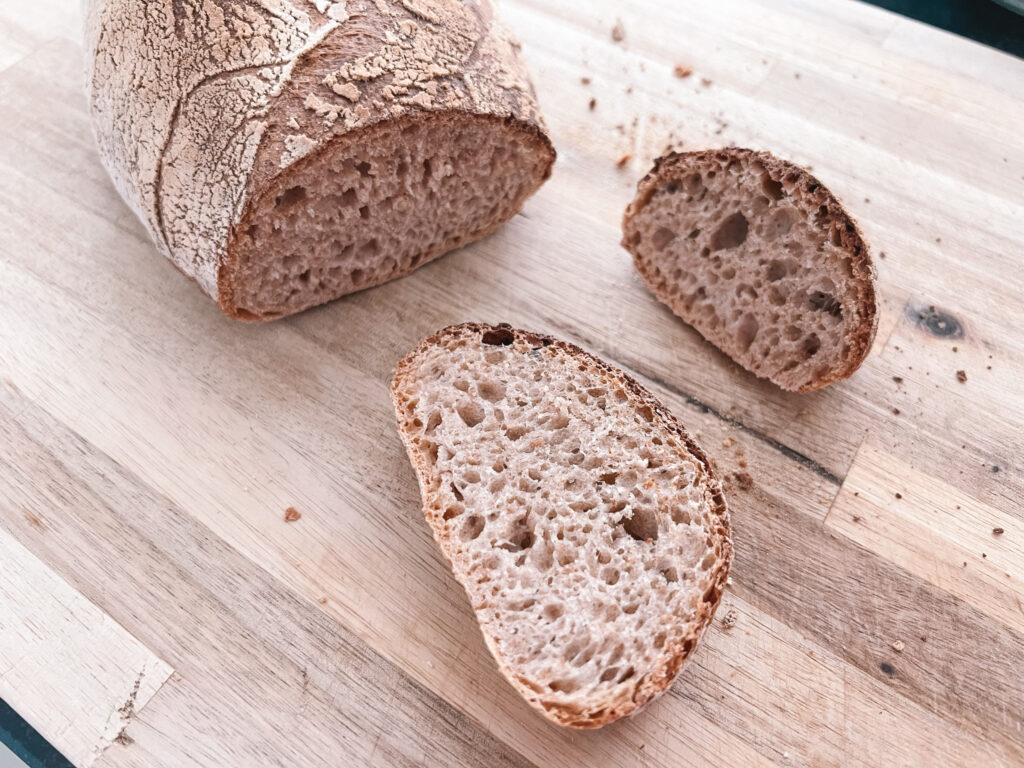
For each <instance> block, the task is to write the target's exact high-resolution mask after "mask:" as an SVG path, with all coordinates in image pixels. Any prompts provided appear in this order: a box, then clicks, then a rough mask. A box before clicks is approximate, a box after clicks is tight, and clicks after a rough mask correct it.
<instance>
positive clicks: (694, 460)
mask: <svg viewBox="0 0 1024 768" xmlns="http://www.w3.org/2000/svg"><path fill="white" fill-rule="evenodd" d="M391 394H392V399H393V401H394V405H395V410H396V412H397V414H398V424H399V432H400V433H401V436H402V440H403V441H404V442H405V445H406V448H407V449H408V452H409V458H410V459H411V461H412V464H413V466H414V468H415V470H416V474H417V477H418V479H419V484H420V491H421V493H422V496H423V510H424V514H425V515H426V518H427V522H428V523H429V524H430V527H431V528H432V529H433V533H434V538H435V539H436V540H437V543H438V545H439V546H440V548H441V551H442V552H443V553H444V556H445V557H446V558H447V559H448V561H449V563H451V566H452V570H453V572H454V574H455V577H456V578H457V579H458V581H459V582H460V583H461V584H462V586H463V587H464V588H465V590H466V593H467V594H468V595H469V599H470V601H471V602H472V604H473V608H474V610H475V611H476V614H477V619H478V621H479V623H480V627H481V629H482V630H483V634H484V638H485V640H486V642H487V645H488V647H489V648H490V650H491V653H492V654H493V655H494V658H495V659H496V660H497V662H498V666H499V667H500V668H501V671H502V672H503V673H504V674H505V676H506V677H507V678H508V680H509V682H510V683H511V684H512V685H513V686H514V687H515V688H516V689H517V690H518V691H519V692H520V693H521V694H522V695H523V696H524V697H525V698H526V700H527V701H528V702H529V703H530V704H531V705H533V707H535V708H536V709H537V710H538V711H540V712H541V713H542V714H544V715H545V716H546V717H548V718H549V719H551V720H553V721H554V722H556V723H559V724H560V725H567V726H572V727H575V728H596V727H598V726H601V725H604V724H606V723H609V722H612V721H613V720H616V719H618V718H620V717H622V716H623V715H627V714H630V713H632V712H635V711H636V710H638V709H639V708H641V707H643V706H644V705H645V704H646V703H647V702H649V701H650V700H651V699H653V698H654V697H655V696H657V695H659V694H660V693H662V692H664V691H665V690H666V689H667V688H668V687H669V686H670V685H671V684H672V681H673V680H674V679H675V677H676V674H677V673H678V672H679V668H680V667H681V666H682V664H683V662H684V661H685V660H686V659H687V657H689V656H690V654H691V653H693V650H694V648H695V647H696V644H697V641H698V639H699V638H700V635H701V633H702V632H703V630H704V629H705V627H707V625H708V624H709V623H710V622H711V619H712V617H713V615H714V612H715V608H716V607H717V606H718V603H719V599H720V597H721V593H722V589H723V586H724V584H725V580H726V577H727V575H728V571H729V565H730V561H731V557H732V544H731V542H730V538H729V518H728V513H727V512H726V507H725V501H724V499H723V496H722V490H721V487H720V486H719V483H718V481H717V480H716V479H715V476H714V473H713V471H712V469H711V465H710V463H709V461H708V459H707V458H706V457H705V455H704V453H703V451H701V449H700V448H699V447H698V446H697V445H696V444H695V443H694V442H693V440H692V439H690V437H689V436H688V435H687V434H686V432H685V431H684V430H683V428H682V426H680V424H679V423H678V422H677V421H676V420H675V418H674V417H673V416H672V414H670V413H669V412H668V411H667V410H665V408H664V407H662V406H661V404H660V403H658V401H657V400H656V399H655V398H654V397H653V396H652V395H651V394H650V393H649V392H647V391H646V390H644V389H643V388H642V387H641V386H640V385H639V384H637V383H636V382H635V381H634V380H633V379H631V378H630V377H628V376H627V375H625V374H624V373H622V372H621V371H619V370H617V369H615V368H612V367H611V366H609V365H607V364H605V363H603V362H601V361H600V360H598V359H596V358H594V357H592V356H590V355H588V354H587V353H586V352H584V351H583V350H581V349H579V348H577V347H574V346H572V345H570V344H565V343H563V342H560V341H556V340H554V339H551V338H550V337H547V336H540V335H537V334H532V333H527V332H525V331H518V330H513V329H511V328H509V327H508V326H488V325H462V326H457V327H453V328H446V329H445V330H443V331H440V332H439V333H437V334H436V335H434V336H431V337H430V338H428V339H426V340H424V341H423V342H422V343H420V345H419V346H418V347H417V348H416V349H415V350H413V352H411V353H410V354H409V356H408V357H406V358H405V359H404V360H403V361H402V362H401V363H399V365H398V370H397V372H396V374H395V377H394V380H393V382H392V387H391Z"/></svg>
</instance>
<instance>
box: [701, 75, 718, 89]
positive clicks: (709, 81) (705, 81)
mask: <svg viewBox="0 0 1024 768" xmlns="http://www.w3.org/2000/svg"><path fill="white" fill-rule="evenodd" d="M700 84H701V85H703V86H704V87H705V88H710V87H711V86H712V85H714V84H715V81H714V80H712V79H710V78H708V77H702V78H701V79H700Z"/></svg>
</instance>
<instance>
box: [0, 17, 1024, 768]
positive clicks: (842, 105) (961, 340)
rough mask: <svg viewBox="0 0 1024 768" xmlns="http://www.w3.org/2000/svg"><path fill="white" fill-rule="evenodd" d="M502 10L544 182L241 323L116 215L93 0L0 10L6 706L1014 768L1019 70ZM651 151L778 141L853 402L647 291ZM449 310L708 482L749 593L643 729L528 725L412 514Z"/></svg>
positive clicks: (307, 749) (481, 744)
mask: <svg viewBox="0 0 1024 768" xmlns="http://www.w3.org/2000/svg"><path fill="white" fill-rule="evenodd" d="M502 5H503V13H504V15H505V17H506V19H507V20H508V22H509V23H510V25H511V26H512V27H513V28H514V30H515V31H516V32H517V34H518V35H519V36H520V37H521V39H522V40H523V45H524V52H525V55H526V57H527V59H528V61H529V64H530V66H531V68H532V71H533V74H534V78H535V81H536V84H537V88H538V91H539V96H540V100H541V103H542V105H543V107H544V108H545V111H546V115H547V118H548V120H549V122H550V126H551V129H552V133H553V137H554V141H555V143H556V145H557V147H558V150H559V153H560V157H559V161H558V164H557V167H556V170H555V173H554V176H553V178H552V179H551V181H550V182H549V183H548V184H547V185H546V186H545V187H544V189H543V190H542V191H541V192H540V193H539V194H538V195H537V196H536V197H535V198H534V199H532V200H531V201H530V202H529V203H528V204H527V206H526V208H525V210H524V211H523V213H522V214H521V215H520V216H517V217H516V218H515V219H514V220H513V221H512V222H510V223H509V224H508V225H507V226H506V227H504V228H503V229H502V230H501V231H500V232H499V233H497V234H496V235H494V236H492V237H490V238H488V239H487V240H486V241H484V242H481V243H478V244H476V245H474V246H472V247H469V248H466V249H464V250H462V251H460V252H458V253H454V254H452V255H449V256H448V257H446V258H444V259H442V260H441V261H439V262H437V263H434V264H432V265H430V266H428V267H426V268H424V269H421V270H420V271H418V272H417V273H415V274H414V275H413V276H411V277H409V278H406V279H404V280H400V281H398V282H395V283H392V284H389V285H387V286H384V287H382V288H379V289H376V290H372V291H368V292H365V293H362V294H359V295H356V296H352V297H349V298H347V299H343V300H341V301H337V302H335V303H333V304H331V305H329V306H325V307H322V308H320V309H317V310H313V311H310V312H306V313H305V314H302V315H301V316H298V317H294V318H291V319H288V320H285V321H279V322H275V323H272V324H269V325H255V326H254V325H241V324H238V323H235V322H232V321H230V320H227V319H225V318H224V317H222V316H221V315H220V314H219V312H218V311H217V310H216V309H215V307H214V306H213V304H212V303H211V302H210V301H209V300H208V299H206V298H205V297H204V296H202V295H200V293H199V292H198V291H197V290H196V289H195V287H194V286H193V285H192V284H190V283H189V282H188V281H187V280H186V279H185V278H183V277H182V276H181V275H180V274H178V273H177V272H176V271H175V270H174V269H173V268H172V267H171V266H170V264H168V263H167V262H165V261H164V260H163V259H162V258H161V257H159V256H158V255H157V254H156V252H155V250H154V248H153V247H152V245H151V244H150V242H149V241H148V240H147V238H146V236H145V234H144V232H143V229H142V227H141V225H140V224H139V223H138V222H137V221H136V220H135V219H134V217H133V216H132V215H131V213H130V212H129V211H128V209H127V208H126V207H125V206H124V204H123V203H122V202H121V201H120V200H119V198H118V197H117V195H116V193H115V192H114V189H113V188H112V186H111V184H110V182H109V181H108V179H107V177H106V174H105V173H104V171H103V169H102V167H101V166H100V164H99V160H98V157H97V153H96V151H95V148H94V145H93V139H92V136H91V134H90V129H89V126H88V123H87V119H86V109H85V101H84V97H83V88H82V76H81V68H82V55H81V51H80V48H79V44H78V42H77V41H78V23H79V22H78V19H77V15H76V13H77V7H76V6H77V4H76V3H74V2H72V1H71V0H35V2H34V3H33V4H32V8H31V10H28V9H25V10H22V9H18V8H16V7H11V5H10V4H7V5H6V6H5V7H4V8H3V9H2V10H0V452H2V455H0V697H2V698H3V699H5V700H6V701H8V702H9V703H10V704H11V705H12V706H13V707H14V708H15V709H16V710H18V711H19V712H20V713H21V714H22V715H23V716H24V717H25V718H26V719H28V720H29V722H31V723H32V724H33V725H34V726H36V727H37V728H38V729H39V730H40V731H41V732H42V734H43V735H44V736H45V737H46V738H48V739H50V740H51V741H52V742H53V744H54V745H55V746H56V747H57V748H58V749H60V750H62V751H63V752H65V753H66V754H67V755H68V756H69V757H70V758H71V760H72V761H73V762H74V763H76V764H77V765H79V766H87V765H96V766H175V767H178V766H189V765H210V766H270V765H287V766H299V765H334V766H338V765H345V766H356V765H381V766H395V765H436V766H497V765H510V766H530V765H537V766H540V765H555V766H581V767H582V766H613V767H614V766H632V765H645V766H681V765H736V766H753V765H757V766H762V765H777V766H881V765H884V766H908V765H922V766H932V765H963V766H967V765H972V766H973V765H985V766H997V765H1002V766H1010V765H1016V766H1020V765H1021V764H1022V761H1024V732H1022V728H1024V723H1022V720H1024V505H1022V502H1021V499H1022V497H1024V473H1022V458H1021V456H1022V453H1024V384H1022V381H1024V334H1022V331H1024V306H1022V305H1024V301H1022V297H1024V245H1022V243H1024V130H1022V129H1024V62H1022V61H1020V60H1017V59H1014V58H1012V57H1009V56H1006V55H1004V54H1000V53H997V52H995V51H993V50H990V49H987V48H983V47H981V46H979V45H976V44H973V43H970V42H967V41H965V40H963V39H960V38H957V37H955V36H952V35H948V34H945V33H942V32H939V31H936V30H934V29H930V28H926V27H923V26H921V25H918V24H916V23H914V22H911V21H908V20H906V19H902V18H900V17H897V16H894V15H891V14H888V13H885V12H882V11H879V10H876V9H874V8H872V7H870V6H867V5H863V4H860V3H857V2H847V1H845V0H833V2H828V3H822V2H814V1H812V0H788V1H787V2H779V1H778V0H720V1H719V2H716V3H704V2H697V0H692V1H691V2H676V3H664V2H656V0H630V1H629V2H623V3H612V2H600V3H597V2H593V3H571V2H560V3H553V2H545V1H543V0H504V2H503V4H502ZM581 8H582V9H585V10H583V11H581V10H580V9H581ZM617 18H618V19H621V23H622V28H623V29H624V32H625V37H624V39H623V40H622V41H621V42H618V43H616V42H613V40H612V39H611V35H610V31H611V29H612V26H613V24H615V22H616V19H617ZM676 65H680V66H681V67H684V68H692V69H693V74H692V75H691V76H689V77H686V78H680V77H676V76H674V74H673V68H674V67H675V66H676ZM583 78H587V79H588V80H589V83H588V84H584V83H583V82H582V79H583ZM592 99H593V101H592ZM590 105H592V107H591V106H590ZM670 143H672V144H675V145H676V146H682V147H684V148H698V147H707V146H715V145H724V144H730V143H735V144H739V145H749V146H754V147H765V148H769V149H772V150H774V151H775V152H777V153H778V154H781V155H783V156H785V157H789V158H791V159H793V160H795V161H797V162H800V163H803V164H805V165H810V166H812V167H813V169H814V172H815V174H816V175H818V176H819V177H820V178H821V179H822V180H823V181H824V182H825V183H826V184H828V185H829V186H830V187H831V188H832V189H833V190H834V191H835V192H836V193H837V194H838V195H839V196H840V197H841V198H843V199H844V200H845V201H846V202H847V204H848V206H849V208H850V209H851V210H852V211H853V212H854V213H855V214H856V215H857V216H858V218H859V219H860V220H861V222H862V224H863V226H864V229H865V232H866V234H867V235H868V238H869V240H870V241H871V242H872V243H873V244H874V249H875V252H876V255H877V259H878V270H879V274H880V292H881V301H882V321H881V325H880V328H879V333H878V337H877V339H876V342H875V346H874V349H873V350H872V354H871V356H870V357H869V358H868V360H867V362H866V364H865V365H864V367H863V368H862V369H861V370H860V372H859V373H857V375H856V376H854V377H853V378H852V379H851V380H849V381H847V382H844V383H842V384H840V385H837V386H834V387H831V388H830V389H828V390H827V391H824V392H820V393H816V394H812V395H806V396H799V395H790V394H785V393H783V392H780V391H779V390H777V389H775V388H773V387H772V386H771V385H769V384H766V383H764V382H761V381H758V380H756V379H754V378H753V377H752V376H750V375H748V374H746V373H744V372H743V371H741V370H739V369H738V368H737V367H736V366H735V365H733V364H731V363H730V362H729V361H728V360H726V359H725V358H724V357H723V356H722V355H721V354H719V353H718V352H716V351H715V350H714V349H712V348H711V347H709V346H708V345H707V344H705V343H703V342H702V341H701V339H700V338H699V337H698V336H697V334H695V333H694V332H693V331H692V330H690V329H689V328H687V327H685V326H684V325H682V324H681V323H680V322H678V321H677V320H676V319H674V317H673V316H672V315H671V314H670V313H669V312H668V311H667V310H666V309H665V308H663V307H662V306H660V305H659V304H658V303H657V302H656V301H655V300H654V299H653V298H652V297H651V296H650V295H649V294H648V293H647V292H646V291H645V290H644V288H643V286H642V285H641V283H640V281H639V280H638V279H637V277H636V275H635V274H634V272H633V269H632V266H631V264H630V260H629V258H628V256H627V254H626V253H625V252H624V251H623V250H622V249H621V248H620V247H619V245H618V240H619V221H620V217H621V214H622V210H623V208H624V206H625V204H626V203H627V201H628V200H629V199H630V197H631V194H632V189H633V187H634V185H635V183H636V181H637V179H638V178H639V177H640V176H641V175H642V174H643V173H644V172H645V171H646V170H647V168H648V167H649V164H650V162H651V160H652V158H653V157H654V156H655V155H657V154H658V153H660V152H661V151H662V150H663V149H664V148H665V147H666V145H668V144H670ZM466 320H486V321H493V322H497V321H508V322H511V323H513V324H516V325H519V326H522V327H525V328H528V329H533V330H537V331H543V332H548V333H551V334H555V335H557V336H560V337H563V338H566V339H568V340H571V341H574V342H576V343H578V344H580V345H582V346H584V347H586V348H588V349H589V350H591V351H593V352H595V353H597V354H598V355H601V356H602V357H604V358H606V359H609V360H611V361H614V362H615V363H617V364H618V365H620V366H622V367H623V368H625V369H626V370H627V371H629V372H630V373H632V374H633V375H634V376H636V377H637V378H638V379H640V381H642V382H643V383H644V384H645V385H646V386H648V387H650V388H651V389H652V390H653V391H654V392H656V393H657V395H658V396H659V397H660V398H662V399H663V400H664V402H665V403H666V404H667V405H668V406H669V407H670V408H671V409H672V410H673V411H674V412H675V413H676V414H677V415H678V416H679V417H680V418H681V419H682V421H683V422H684V423H685V424H686V425H687V426H688V427H689V428H690V429H691V431H693V432H695V433H697V434H699V435H700V439H701V441H702V442H703V444H704V446H705V447H706V448H707V449H708V450H709V451H710V453H711V454H712V455H714V456H715V457H716V458H717V463H718V467H719V470H720V471H721V473H722V475H723V476H724V477H725V478H726V479H727V483H728V498H729V500H730V504H731V507H732V510H733V521H734V528H735V543H736V561H735V566H734V571H733V573H734V576H733V580H732V584H731V587H730V589H729V590H728V592H727V594H726V596H725V598H724V603H723V605H722V607H721V609H720V611H719V614H718V618H717V619H716V622H715V624H714V626H713V627H712V628H711V629H710V630H709V632H708V633H707V635H706V637H705V640H704V642H703V644H702V646H701V647H700V648H699V650H698V652H697V653H696V655H695V656H694V657H693V659H692V660H691V661H690V663H689V664H688V665H687V666H686V668H685V669H684V671H683V673H682V675H681V677H680V679H679V680H678V682H677V683H676V684H675V686H674V687H673V688H672V689H671V691H670V692H669V693H668V694H667V695H666V696H664V697H662V698H661V699H660V700H658V701H657V702H656V703H655V704H653V705H652V706H651V707H650V708H649V709H648V710H647V711H645V712H644V713H643V714H641V715H640V716H638V717H636V718H633V719H630V720H629V721H627V722H620V723H617V724H614V725H612V726H609V727H607V728H604V729H603V730H600V731H597V732H573V731H568V730H561V729H559V728H557V727H555V726H553V725H549V724H548V723H546V722H545V721H543V720H542V719H541V718H539V717H538V716H537V715H536V714H534V713H533V711H531V710H530V709H529V708H528V707H527V706H526V705H525V704H524V703H523V702H522V701H521V700H520V699H519V698H518V697H517V695H516V694H515V693H514V692H513V691H512V689H511V688H510V687H509V686H508V685H507V684H506V683H505V681H504V680H503V679H502V678H501V677H500V675H499V674H498V672H497V671H496V669H495V666H494V664H493V662H492V660H491V658H490V657H489V655H488V653H487V650H486V648H485V646H484V643H483V642H482V639H481V636H480V633H479V631H478V629H477V627H476V624H475V621H474V619H473V615H472V612H471V610H470V608H469V606H468V605H467V601H466V599H465V598H464V595H463V594H462V592H461V590H460V588H459V587H458V585H457V584H456V582H455V581H454V580H453V578H452V576H451V575H450V573H449V571H448V569H447V567H446V566H445V564H444V562H443V560H442V558H441V556H440V555H439V553H438V551H437V550H436V548H435V545H434V543H433V541H432V539H431V536H430V533H429V530H428V528H427V525H426V524H425V522H424V521H423V519H422V517H421V514H420V509H419V499H418V493H417V488H416V483H415V480H414V477H413V474H412V471H411V469H410V467H409V465H408V462H407V460H406V457H405V455H404V452H403V450H402V447H401V444H400V443H399V440H398V437H397V435H396V433H395V429H394V425H393V416H392V412H391V407H390V404H389V402H388V396H387V382H388V380H389V376H390V373H391V371H392V369H393V367H394V365H395V363H396V361H397V360H398V359H399V358H400V357H401V356H402V355H404V354H405V352H407V351H408V350H409V349H410V348H411V347H412V346H413V345H414V344H415V343H416V341H417V340H418V339H419V338H420V337H422V336H424V335H426V334H427V333H429V332H431V331H434V330H436V329H438V328H440V327H442V326H444V325H447V324H450V323H456V322H461V321H466ZM961 371H962V372H963V375H961V376H959V378H958V372H961ZM964 377H966V379H965V380H964ZM289 507H294V509H295V510H297V511H298V512H300V513H301V518H300V519H298V520H296V521H294V522H286V521H285V511H286V510H287V509H288V508H289Z"/></svg>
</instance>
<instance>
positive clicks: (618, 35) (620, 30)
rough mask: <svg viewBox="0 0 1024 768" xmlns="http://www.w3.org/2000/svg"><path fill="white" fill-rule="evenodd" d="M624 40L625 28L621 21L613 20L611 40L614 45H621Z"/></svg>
mask: <svg viewBox="0 0 1024 768" xmlns="http://www.w3.org/2000/svg"><path fill="white" fill-rule="evenodd" d="M625 39H626V28H625V27H623V26H622V19H616V20H615V26H614V27H612V40H614V41H615V42H616V43H621V42H622V41H623V40H625Z"/></svg>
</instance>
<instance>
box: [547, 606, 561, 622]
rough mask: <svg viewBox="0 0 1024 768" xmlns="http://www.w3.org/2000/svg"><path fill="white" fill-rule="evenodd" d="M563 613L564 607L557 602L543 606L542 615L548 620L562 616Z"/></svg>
mask: <svg viewBox="0 0 1024 768" xmlns="http://www.w3.org/2000/svg"><path fill="white" fill-rule="evenodd" d="M563 613H565V609H564V608H563V607H562V606H561V605H560V604H558V603H551V604H550V605H545V606H544V611H543V616H544V618H545V619H547V620H548V621H556V620H557V619H560V618H562V614H563Z"/></svg>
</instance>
